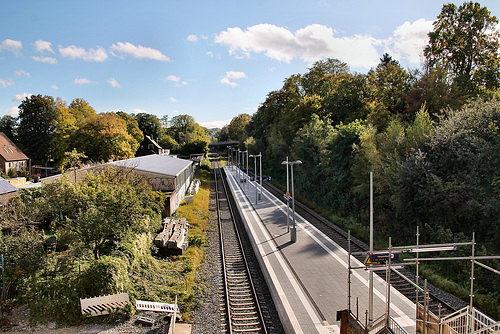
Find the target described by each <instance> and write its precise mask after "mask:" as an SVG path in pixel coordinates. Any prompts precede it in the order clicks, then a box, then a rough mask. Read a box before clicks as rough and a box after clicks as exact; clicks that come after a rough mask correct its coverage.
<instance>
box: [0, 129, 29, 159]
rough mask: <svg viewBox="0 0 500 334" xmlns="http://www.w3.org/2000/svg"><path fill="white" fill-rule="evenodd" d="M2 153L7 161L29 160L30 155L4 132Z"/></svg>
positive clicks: (0, 144) (0, 135) (1, 146)
mask: <svg viewBox="0 0 500 334" xmlns="http://www.w3.org/2000/svg"><path fill="white" fill-rule="evenodd" d="M0 155H1V156H2V157H3V158H4V159H5V161H17V160H28V157H27V156H26V155H25V154H24V153H23V152H21V150H20V149H19V148H18V147H17V146H16V145H14V143H13V142H12V141H11V140H10V139H9V137H7V136H6V135H5V133H3V132H0Z"/></svg>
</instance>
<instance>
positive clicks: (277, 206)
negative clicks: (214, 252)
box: [224, 166, 416, 334]
mask: <svg viewBox="0 0 500 334" xmlns="http://www.w3.org/2000/svg"><path fill="white" fill-rule="evenodd" d="M224 169H225V171H226V175H227V179H228V182H229V185H230V188H231V191H232V193H233V195H234V197H235V199H236V201H237V203H238V210H239V212H240V213H241V216H242V217H243V219H244V221H245V222H246V226H245V227H246V229H247V232H248V233H249V235H250V240H251V242H252V245H253V248H254V251H255V253H256V255H257V257H258V258H259V261H260V266H261V268H262V272H263V273H264V275H265V277H266V280H267V283H268V286H269V289H270V291H271V294H272V296H273V299H274V303H275V305H276V308H277V310H278V313H279V315H280V319H281V321H282V323H283V326H284V328H285V331H286V332H287V333H340V323H339V322H338V321H337V311H340V310H345V309H347V308H348V288H347V286H348V283H347V282H348V269H347V268H348V253H347V251H345V250H344V249H342V248H341V247H340V246H338V245H337V244H336V243H334V242H333V241H332V240H330V239H329V238H328V237H326V236H325V235H324V234H323V233H322V232H321V231H319V230H318V229H316V228H315V227H314V226H312V225H311V224H310V223H309V222H308V221H306V220H305V219H304V218H302V217H301V216H300V215H298V214H296V216H295V217H296V218H295V221H296V231H297V241H296V242H295V243H291V242H290V234H289V233H288V228H287V214H286V212H287V206H286V204H284V203H283V202H281V201H280V200H279V199H277V198H276V197H275V196H273V195H272V194H270V193H269V192H268V191H266V189H263V190H262V199H261V200H259V201H257V200H256V190H255V182H253V181H246V182H241V180H240V174H238V172H237V170H236V169H235V168H233V167H232V166H225V167H224ZM290 212H291V210H290ZM290 222H291V217H290ZM356 266H362V263H360V262H359V261H358V260H356V259H355V258H354V257H351V267H356ZM368 275H369V274H368V272H367V271H365V270H352V274H351V310H352V312H353V313H354V314H355V315H356V313H357V312H358V319H360V321H361V322H362V323H365V318H366V316H365V315H366V310H368V308H369V307H368V298H369V297H368V296H369V290H368V284H369V282H368V277H369V276H368ZM373 282H374V297H373V300H374V302H373V317H374V319H377V318H378V317H379V316H381V315H383V314H384V313H385V312H386V282H385V281H384V280H382V279H381V278H380V277H378V276H377V275H374V281H373ZM390 301H391V302H390V306H391V307H390V315H391V317H392V318H393V319H394V320H395V321H396V322H397V323H398V324H399V325H400V326H402V327H403V328H404V329H405V330H406V331H407V332H408V333H410V334H414V333H415V332H416V330H415V304H414V303H412V302H411V301H410V300H409V299H408V298H406V297H405V296H403V295H402V294H401V293H400V292H399V291H397V290H396V289H394V288H391V292H390ZM356 305H358V307H357V306H356ZM356 310H358V311H356Z"/></svg>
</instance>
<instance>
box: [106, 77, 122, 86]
mask: <svg viewBox="0 0 500 334" xmlns="http://www.w3.org/2000/svg"><path fill="white" fill-rule="evenodd" d="M108 84H110V86H111V87H113V88H120V84H119V83H118V81H116V79H115V78H109V79H108Z"/></svg>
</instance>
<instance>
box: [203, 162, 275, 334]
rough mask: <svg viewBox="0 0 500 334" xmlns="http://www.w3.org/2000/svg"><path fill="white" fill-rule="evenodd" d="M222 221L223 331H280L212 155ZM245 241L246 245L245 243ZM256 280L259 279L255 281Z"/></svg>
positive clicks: (262, 281) (218, 211)
mask: <svg viewBox="0 0 500 334" xmlns="http://www.w3.org/2000/svg"><path fill="white" fill-rule="evenodd" d="M212 167H213V170H214V178H215V180H214V187H215V193H216V202H217V216H218V224H219V236H220V248H221V258H222V259H221V262H222V267H223V268H222V276H223V290H224V292H223V295H224V298H223V299H224V300H222V301H221V307H220V309H221V326H222V332H224V333H271V332H272V333H281V332H283V329H282V326H281V323H279V320H277V319H278V317H277V313H276V311H275V308H274V304H273V303H272V300H271V298H270V295H269V293H268V291H267V294H266V290H267V286H265V283H264V279H263V277H262V274H261V273H260V269H259V268H258V264H257V261H253V260H252V259H250V260H249V259H248V258H249V257H252V256H253V257H255V255H253V251H252V250H251V247H250V246H249V245H248V244H247V241H246V240H245V237H246V236H245V235H243V234H244V230H242V229H241V231H240V228H239V227H238V225H240V224H241V222H239V221H240V219H239V217H238V215H237V212H236V211H235V210H234V209H233V205H234V204H233V203H232V198H231V196H230V195H229V192H228V188H227V186H226V181H225V177H224V175H223V170H222V168H220V166H219V162H218V160H216V159H212ZM245 245H246V246H245ZM250 252H251V254H249V253H250ZM254 281H257V283H256V282H254Z"/></svg>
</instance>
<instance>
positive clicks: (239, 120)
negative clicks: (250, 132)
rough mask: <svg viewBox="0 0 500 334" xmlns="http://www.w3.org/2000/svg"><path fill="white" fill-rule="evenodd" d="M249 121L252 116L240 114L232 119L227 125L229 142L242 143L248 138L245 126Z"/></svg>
mask: <svg viewBox="0 0 500 334" xmlns="http://www.w3.org/2000/svg"><path fill="white" fill-rule="evenodd" d="M251 120H252V116H250V115H248V114H240V115H238V116H236V117H234V118H233V119H232V120H231V122H230V123H229V125H228V137H229V140H238V141H244V140H245V139H246V138H247V137H248V136H247V134H246V126H247V125H248V123H250V121H251Z"/></svg>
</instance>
